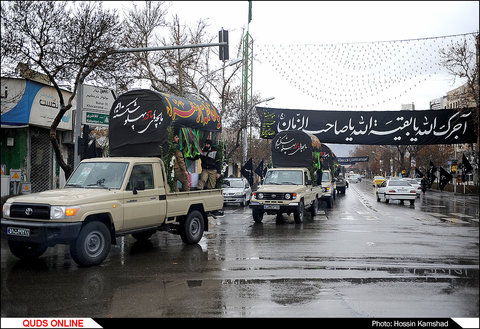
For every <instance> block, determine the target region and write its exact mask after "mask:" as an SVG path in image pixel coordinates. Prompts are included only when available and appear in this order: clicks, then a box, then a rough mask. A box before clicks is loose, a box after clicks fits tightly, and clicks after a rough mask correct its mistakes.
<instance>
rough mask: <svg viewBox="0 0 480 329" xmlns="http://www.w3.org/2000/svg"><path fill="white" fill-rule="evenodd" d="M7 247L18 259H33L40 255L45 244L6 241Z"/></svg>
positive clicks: (43, 250) (45, 248)
mask: <svg viewBox="0 0 480 329" xmlns="http://www.w3.org/2000/svg"><path fill="white" fill-rule="evenodd" d="M8 247H9V248H10V251H11V252H12V254H14V255H15V256H16V257H18V258H20V259H27V260H28V259H35V258H38V257H40V256H41V255H42V254H43V253H44V252H45V250H47V246H45V245H43V244H39V243H33V242H20V241H12V240H9V241H8Z"/></svg>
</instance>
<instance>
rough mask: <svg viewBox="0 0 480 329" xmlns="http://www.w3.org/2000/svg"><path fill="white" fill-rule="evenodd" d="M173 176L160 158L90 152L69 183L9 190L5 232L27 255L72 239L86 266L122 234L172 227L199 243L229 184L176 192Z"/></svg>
mask: <svg viewBox="0 0 480 329" xmlns="http://www.w3.org/2000/svg"><path fill="white" fill-rule="evenodd" d="M166 178H167V176H166V171H165V166H164V163H163V161H162V160H161V159H160V158H154V157H118V158H117V157H113V158H94V159H88V160H83V161H82V162H81V163H80V164H79V165H78V167H77V168H76V169H75V171H74V172H73V174H72V175H71V176H70V178H69V179H68V181H67V182H66V184H65V186H64V188H63V189H56V190H50V191H44V192H40V193H34V194H30V195H21V196H16V197H12V198H9V199H8V200H7V201H6V203H5V204H4V207H3V216H2V219H1V230H2V238H5V239H7V240H8V245H9V248H10V251H11V252H12V254H14V255H15V256H17V257H19V258H21V259H32V258H36V257H39V256H41V255H42V254H43V253H44V252H45V250H46V249H47V248H48V247H52V246H55V245H56V244H67V245H70V254H71V256H72V259H73V260H74V261H75V262H76V263H77V264H79V265H81V266H91V265H98V264H101V263H102V262H103V261H104V260H105V258H106V257H107V256H108V254H109V252H110V247H111V244H116V237H119V236H124V235H127V234H131V235H132V236H133V237H134V238H135V239H137V240H141V239H148V238H149V237H150V236H151V235H152V234H153V233H155V232H156V231H157V230H161V231H168V232H171V233H175V234H179V235H180V237H181V239H182V241H183V242H184V243H186V244H196V243H197V242H199V241H200V239H201V238H202V236H203V232H204V230H208V218H207V217H208V214H209V213H210V212H213V211H216V210H219V209H222V207H223V195H222V190H221V189H213V190H204V191H191V192H177V193H171V192H170V189H169V186H168V184H167V179H166Z"/></svg>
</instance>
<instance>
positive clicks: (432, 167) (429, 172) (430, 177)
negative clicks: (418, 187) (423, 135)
mask: <svg viewBox="0 0 480 329" xmlns="http://www.w3.org/2000/svg"><path fill="white" fill-rule="evenodd" d="M436 172H437V167H435V165H434V164H433V162H432V160H430V168H428V170H427V179H428V185H429V186H430V187H431V186H432V184H433V181H434V180H435V173H436Z"/></svg>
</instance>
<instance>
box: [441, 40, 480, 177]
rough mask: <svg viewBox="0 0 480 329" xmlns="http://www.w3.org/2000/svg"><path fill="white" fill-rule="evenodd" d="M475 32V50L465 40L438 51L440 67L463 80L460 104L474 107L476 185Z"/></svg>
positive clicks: (478, 100)
mask: <svg viewBox="0 0 480 329" xmlns="http://www.w3.org/2000/svg"><path fill="white" fill-rule="evenodd" d="M479 35H480V34H479V33H478V32H477V33H476V35H475V36H474V37H475V49H472V48H471V46H469V43H468V42H467V39H466V38H465V39H463V40H462V41H461V42H456V43H455V44H452V46H451V47H449V48H447V49H442V50H441V51H440V56H441V57H442V65H443V66H444V67H445V68H446V69H447V71H448V72H449V73H450V74H451V75H452V76H453V79H454V80H455V79H457V78H459V79H462V80H465V81H466V83H465V87H464V88H459V91H460V94H458V95H456V96H457V97H458V98H459V99H460V103H461V104H462V106H463V107H470V106H472V105H473V106H474V107H475V113H474V119H475V130H474V131H475V134H476V136H477V143H476V150H475V152H473V153H474V154H475V159H474V161H475V162H476V164H477V184H478V183H479V182H478V180H480V176H479V175H478V170H479V168H478V163H479V159H478V157H479V154H480V151H479V150H480V133H479V132H480V131H479V125H480V120H479V115H480V110H479V106H480V93H479V75H480V70H479V66H480V57H479V56H480V45H479V44H480V37H479ZM470 148H471V149H472V151H473V149H474V146H473V144H470Z"/></svg>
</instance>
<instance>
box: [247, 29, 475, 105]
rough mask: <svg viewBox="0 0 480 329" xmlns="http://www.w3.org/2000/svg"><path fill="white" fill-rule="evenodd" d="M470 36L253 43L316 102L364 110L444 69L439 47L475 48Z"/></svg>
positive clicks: (259, 56) (261, 57) (260, 56)
mask: <svg viewBox="0 0 480 329" xmlns="http://www.w3.org/2000/svg"><path fill="white" fill-rule="evenodd" d="M475 36H476V33H473V32H472V33H465V34H455V35H447V36H439V37H427V38H418V39H405V40H390V41H373V42H353V43H336V44H295V45H293V44H291V45H273V44H263V45H262V44H257V45H256V54H255V55H256V57H257V59H259V60H260V61H262V62H263V61H266V62H268V63H269V64H270V65H271V66H272V67H273V68H274V69H275V70H276V71H277V72H278V73H279V74H280V75H281V76H282V77H283V78H284V79H285V80H287V81H288V82H289V83H290V84H291V85H293V86H294V87H295V88H296V89H298V90H300V91H301V92H302V93H304V94H306V95H309V96H310V97H312V98H314V99H317V100H318V101H321V102H323V103H325V104H328V105H330V106H335V107H337V108H343V109H355V108H368V107H373V106H378V105H381V104H384V103H386V102H388V101H391V100H394V99H398V98H400V97H402V96H404V95H406V94H407V93H408V92H410V91H411V90H412V89H415V88H417V87H418V86H420V85H421V84H422V83H423V82H425V81H427V80H428V79H429V78H432V77H433V76H435V75H437V74H439V73H441V72H445V71H444V68H443V66H442V65H441V56H440V50H442V49H443V50H446V49H447V48H450V47H452V46H454V44H456V43H458V42H459V41H463V40H466V41H467V43H468V45H469V47H472V49H475ZM473 51H474V50H473ZM442 92H444V91H440V93H442Z"/></svg>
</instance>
